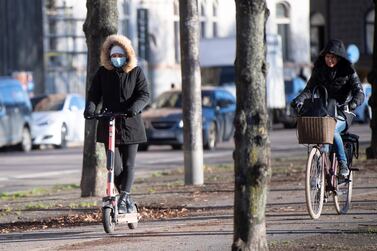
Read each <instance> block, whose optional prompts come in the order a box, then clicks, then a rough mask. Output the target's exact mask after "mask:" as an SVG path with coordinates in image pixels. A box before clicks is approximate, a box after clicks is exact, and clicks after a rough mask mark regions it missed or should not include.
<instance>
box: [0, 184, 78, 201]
mask: <svg viewBox="0 0 377 251" xmlns="http://www.w3.org/2000/svg"><path fill="white" fill-rule="evenodd" d="M79 188H80V186H79V185H76V184H63V185H55V186H54V187H52V188H49V189H46V188H40V187H37V188H33V189H31V190H27V191H18V192H11V193H8V192H5V193H0V200H16V199H19V198H26V197H32V196H43V195H48V194H50V193H52V192H61V191H68V190H75V189H79Z"/></svg>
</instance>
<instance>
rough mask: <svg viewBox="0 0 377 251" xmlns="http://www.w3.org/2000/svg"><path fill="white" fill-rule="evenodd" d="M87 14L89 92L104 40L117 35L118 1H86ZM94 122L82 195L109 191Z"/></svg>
mask: <svg viewBox="0 0 377 251" xmlns="http://www.w3.org/2000/svg"><path fill="white" fill-rule="evenodd" d="M86 8H87V15H86V20H85V23H84V26H83V29H84V32H85V37H86V43H87V46H88V65H87V78H86V92H88V90H89V87H90V85H91V83H92V79H93V77H94V74H95V73H96V71H97V70H98V68H99V66H100V48H101V46H102V43H103V42H104V40H105V38H106V37H107V36H109V35H111V34H114V33H117V26H118V11H117V1H116V0H106V1H101V0H87V2H86ZM96 124H97V122H96V121H95V120H86V122H85V141H84V156H83V167H82V176H81V196H83V197H86V196H98V195H103V194H104V193H105V189H106V186H105V185H106V175H105V174H106V154H105V150H104V148H103V146H102V144H99V143H96V132H97V130H96Z"/></svg>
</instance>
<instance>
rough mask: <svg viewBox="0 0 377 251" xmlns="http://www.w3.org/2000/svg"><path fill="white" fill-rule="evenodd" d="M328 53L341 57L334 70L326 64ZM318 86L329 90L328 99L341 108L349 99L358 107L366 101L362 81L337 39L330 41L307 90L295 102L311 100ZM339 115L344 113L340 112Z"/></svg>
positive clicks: (314, 69)
mask: <svg viewBox="0 0 377 251" xmlns="http://www.w3.org/2000/svg"><path fill="white" fill-rule="evenodd" d="M326 53H332V54H335V55H337V56H338V57H339V61H338V63H337V65H336V66H335V67H334V68H333V69H332V68H329V67H328V66H327V65H326V63H325V55H326ZM317 85H323V86H324V87H325V88H326V89H327V92H328V98H329V99H335V100H336V101H337V103H338V105H340V106H341V105H345V104H346V101H347V99H348V100H349V102H354V103H356V105H357V106H359V105H360V104H362V102H363V101H364V92H363V88H362V86H361V83H360V79H359V77H358V75H357V73H356V71H355V69H354V68H353V66H352V64H351V62H350V61H349V60H348V59H347V54H346V50H345V47H344V44H343V42H342V41H340V40H335V39H334V40H330V41H329V43H328V44H327V46H326V47H325V49H324V50H323V51H322V52H321V54H320V56H319V58H318V60H317V61H316V62H315V64H314V68H313V73H312V75H311V77H310V79H309V81H308V83H307V85H306V87H305V89H304V90H303V91H302V92H301V93H300V94H299V95H298V96H297V97H296V98H295V99H294V102H295V103H299V102H303V101H304V100H305V99H307V98H311V93H312V91H313V89H314V88H315V86H317ZM349 96H350V97H349ZM338 114H343V113H341V111H340V112H339V113H338ZM349 122H350V121H348V123H349Z"/></svg>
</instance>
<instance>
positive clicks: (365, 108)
mask: <svg viewBox="0 0 377 251" xmlns="http://www.w3.org/2000/svg"><path fill="white" fill-rule="evenodd" d="M363 90H364V94H365V99H364V102H363V103H362V104H361V105H360V106H358V107H357V108H356V110H355V114H356V117H355V119H354V122H359V123H368V122H369V121H370V119H371V118H372V110H371V108H370V106H369V105H368V101H369V98H370V95H372V86H371V85H370V84H368V83H364V84H363Z"/></svg>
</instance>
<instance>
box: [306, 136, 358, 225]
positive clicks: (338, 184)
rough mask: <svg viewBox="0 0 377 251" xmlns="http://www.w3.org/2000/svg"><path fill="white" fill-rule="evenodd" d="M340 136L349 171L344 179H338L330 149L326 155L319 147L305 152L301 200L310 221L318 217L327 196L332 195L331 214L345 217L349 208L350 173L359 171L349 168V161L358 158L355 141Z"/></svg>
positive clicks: (336, 167)
mask: <svg viewBox="0 0 377 251" xmlns="http://www.w3.org/2000/svg"><path fill="white" fill-rule="evenodd" d="M341 136H342V139H343V144H344V149H345V152H346V156H347V160H348V167H349V170H350V173H349V175H348V177H346V178H342V177H340V175H339V168H338V161H337V159H336V156H335V152H334V151H333V149H331V150H330V152H327V151H325V150H324V148H325V147H324V145H323V144H315V145H314V146H313V147H312V148H311V150H310V151H308V153H309V154H308V161H307V165H306V178H305V197H306V205H307V209H308V212H309V215H310V217H311V218H312V219H318V218H319V217H320V215H321V212H322V208H323V204H324V202H325V201H327V199H328V198H329V197H330V196H331V195H333V199H334V205H335V210H336V212H337V213H338V214H345V213H347V212H348V210H349V208H350V206H351V198H352V186H353V172H354V171H359V169H357V168H353V167H352V160H353V157H356V158H358V156H359V137H358V136H357V135H355V134H351V133H348V132H345V133H343V134H341ZM330 148H331V147H330Z"/></svg>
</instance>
